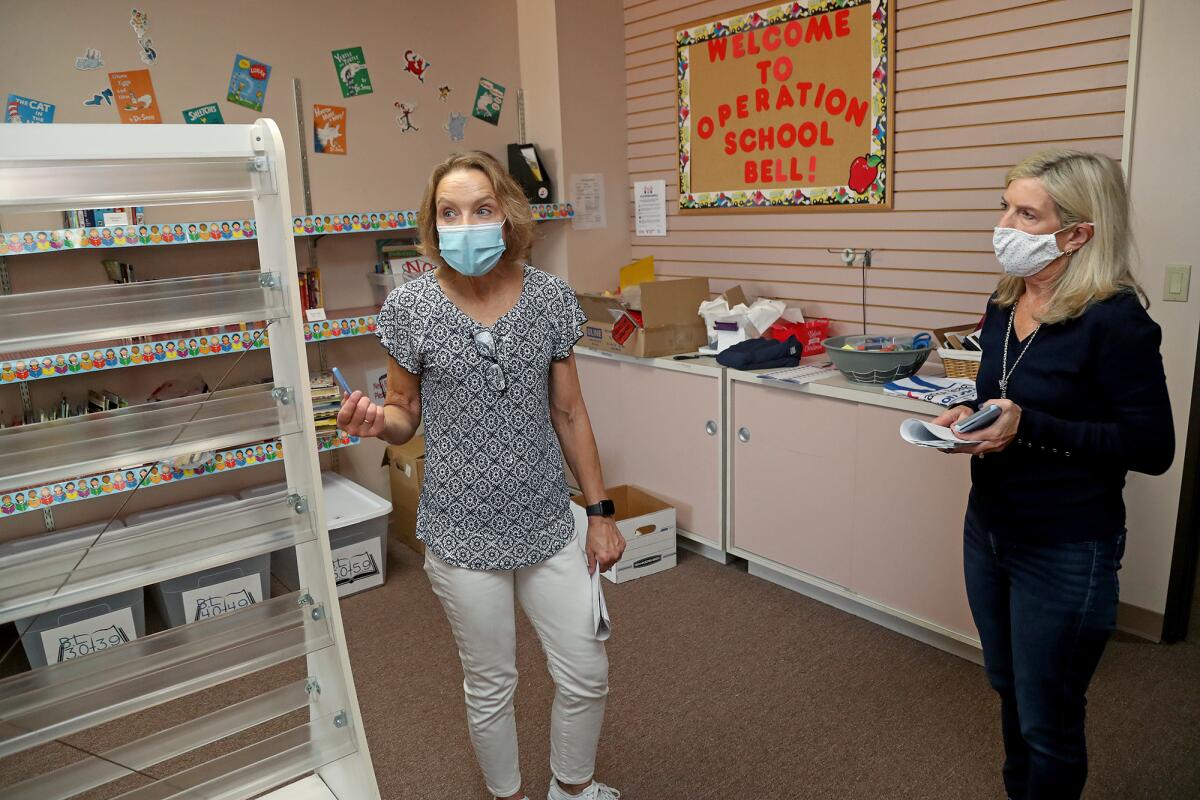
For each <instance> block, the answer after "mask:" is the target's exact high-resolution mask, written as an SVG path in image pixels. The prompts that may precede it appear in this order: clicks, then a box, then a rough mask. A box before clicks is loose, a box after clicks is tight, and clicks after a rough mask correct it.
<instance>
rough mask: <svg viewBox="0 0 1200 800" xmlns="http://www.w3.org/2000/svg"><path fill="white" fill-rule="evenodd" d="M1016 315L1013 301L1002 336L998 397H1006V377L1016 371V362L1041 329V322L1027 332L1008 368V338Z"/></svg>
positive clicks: (1010, 336) (1017, 362)
mask: <svg viewBox="0 0 1200 800" xmlns="http://www.w3.org/2000/svg"><path fill="white" fill-rule="evenodd" d="M1016 316H1017V304H1016V303H1013V307H1012V310H1011V311H1009V312H1008V333H1007V334H1005V336H1004V361H1003V362H1002V363H1001V366H1000V397H1001V398H1002V399H1005V400H1007V399H1008V379H1009V378H1011V377H1012V374H1013V373H1014V372H1016V371H1017V364H1020V363H1021V358H1022V357H1023V356H1024V355H1025V351H1026V350H1028V349H1029V345H1031V344H1033V337H1035V336H1037V333H1038V331H1040V330H1041V329H1042V323H1040V322H1039V323H1038V326H1037V327H1036V328H1034V329H1033V333H1031V334H1029V338H1028V339H1026V340H1025V346H1024V347H1022V348H1021V352H1020V353H1018V354H1017V360H1016V361H1014V362H1013V365H1012V369H1009V368H1008V340H1009V339H1011V338H1012V333H1013V320H1014V319H1015V318H1016Z"/></svg>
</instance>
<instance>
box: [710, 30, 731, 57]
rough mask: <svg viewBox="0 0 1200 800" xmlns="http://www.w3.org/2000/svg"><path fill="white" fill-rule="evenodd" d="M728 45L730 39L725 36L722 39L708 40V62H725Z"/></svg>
mask: <svg viewBox="0 0 1200 800" xmlns="http://www.w3.org/2000/svg"><path fill="white" fill-rule="evenodd" d="M728 44H729V39H728V38H726V37H724V36H722V37H721V38H720V39H709V40H708V61H709V63H712V62H715V61H724V60H725V50H726V46H727V45H728Z"/></svg>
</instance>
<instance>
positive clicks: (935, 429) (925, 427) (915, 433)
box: [900, 418, 977, 450]
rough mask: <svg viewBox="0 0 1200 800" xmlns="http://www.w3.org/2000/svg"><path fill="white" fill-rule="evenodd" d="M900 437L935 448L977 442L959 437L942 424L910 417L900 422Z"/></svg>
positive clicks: (962, 445)
mask: <svg viewBox="0 0 1200 800" xmlns="http://www.w3.org/2000/svg"><path fill="white" fill-rule="evenodd" d="M900 438H901V439H903V440H904V441H906V442H908V443H909V444H915V445H917V446H919V447H932V448H934V449H937V450H954V449H955V448H958V447H969V446H971V445H973V444H977V442H972V441H967V440H964V439H959V438H958V437H957V436H955V435H954V432H953V431H952V430H950V429H949V428H946V427H944V426H942V425H934V424H933V423H932V422H925V421H924V420H919V419H912V418H909V419H906V420H904V422H901V423H900Z"/></svg>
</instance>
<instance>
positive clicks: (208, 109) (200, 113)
mask: <svg viewBox="0 0 1200 800" xmlns="http://www.w3.org/2000/svg"><path fill="white" fill-rule="evenodd" d="M183 121H184V122H186V123H187V124H189V125H224V124H225V118H224V117H222V116H221V107H220V106H218V105H217V104H216V103H208V104H207V105H202V106H196V107H195V108H187V109H184V111H183Z"/></svg>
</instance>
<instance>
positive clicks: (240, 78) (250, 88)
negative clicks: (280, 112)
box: [225, 53, 271, 111]
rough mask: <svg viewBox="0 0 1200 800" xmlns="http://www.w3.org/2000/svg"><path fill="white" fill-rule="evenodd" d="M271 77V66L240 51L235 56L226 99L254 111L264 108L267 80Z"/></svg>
mask: <svg viewBox="0 0 1200 800" xmlns="http://www.w3.org/2000/svg"><path fill="white" fill-rule="evenodd" d="M270 79H271V67H270V65H269V64H264V63H262V62H261V61H255V60H254V59H252V58H247V57H246V56H244V55H241V54H240V53H239V54H238V55H236V56H234V57H233V72H232V73H231V74H230V76H229V94H228V95H226V97H225V99H226V100H228V101H229V102H230V103H236V104H237V105H239V106H245V107H246V108H249V109H252V110H254V111H262V110H263V101H264V100H266V97H267V81H269V80H270Z"/></svg>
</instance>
